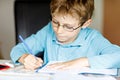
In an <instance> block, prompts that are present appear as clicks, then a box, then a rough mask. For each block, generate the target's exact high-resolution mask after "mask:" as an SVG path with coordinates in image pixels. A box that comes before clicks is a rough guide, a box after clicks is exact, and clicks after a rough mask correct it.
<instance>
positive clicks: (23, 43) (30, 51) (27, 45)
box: [19, 35, 33, 55]
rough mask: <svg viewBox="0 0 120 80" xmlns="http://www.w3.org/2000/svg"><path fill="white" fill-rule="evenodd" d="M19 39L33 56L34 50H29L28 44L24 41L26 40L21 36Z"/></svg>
mask: <svg viewBox="0 0 120 80" xmlns="http://www.w3.org/2000/svg"><path fill="white" fill-rule="evenodd" d="M19 38H20V40H21V41H22V42H23V44H24V45H25V47H26V48H27V50H28V51H29V53H30V54H32V55H33V53H32V50H31V49H30V48H29V46H28V45H27V43H25V41H24V39H23V38H22V36H21V35H19Z"/></svg>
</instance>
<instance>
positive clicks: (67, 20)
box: [53, 14, 79, 24]
mask: <svg viewBox="0 0 120 80" xmlns="http://www.w3.org/2000/svg"><path fill="white" fill-rule="evenodd" d="M53 19H55V20H57V21H59V22H61V23H68V24H78V23H79V20H78V19H76V18H75V17H73V16H71V15H69V14H67V15H60V14H57V15H54V16H53Z"/></svg>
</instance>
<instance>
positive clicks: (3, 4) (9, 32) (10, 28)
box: [0, 0, 103, 59]
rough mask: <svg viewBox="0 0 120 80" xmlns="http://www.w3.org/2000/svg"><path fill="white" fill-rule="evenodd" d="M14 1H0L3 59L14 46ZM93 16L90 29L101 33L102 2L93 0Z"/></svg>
mask: <svg viewBox="0 0 120 80" xmlns="http://www.w3.org/2000/svg"><path fill="white" fill-rule="evenodd" d="M13 3H14V0H0V43H2V45H1V48H2V49H1V50H2V55H3V58H4V59H10V57H9V55H10V54H9V53H10V50H11V48H12V47H13V46H14V45H15V30H14V12H13V11H14V10H13ZM95 7H96V10H95V15H94V16H93V24H92V25H91V27H93V28H96V29H97V30H99V31H100V32H102V27H103V0H95Z"/></svg>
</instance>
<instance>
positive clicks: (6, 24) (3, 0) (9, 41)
mask: <svg viewBox="0 0 120 80" xmlns="http://www.w3.org/2000/svg"><path fill="white" fill-rule="evenodd" d="M13 2H14V0H0V43H1V53H2V56H3V58H5V59H10V57H9V53H10V50H11V48H12V47H13V45H14V44H15V35H14V17H13V16H14V14H13Z"/></svg>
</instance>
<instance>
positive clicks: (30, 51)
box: [19, 35, 45, 72]
mask: <svg viewBox="0 0 120 80" xmlns="http://www.w3.org/2000/svg"><path fill="white" fill-rule="evenodd" d="M19 38H20V40H21V41H22V42H23V44H24V45H25V47H26V48H27V49H28V51H29V53H30V54H32V55H33V53H32V50H31V49H30V48H29V46H28V45H27V43H25V41H24V39H23V38H22V36H21V35H19ZM35 58H36V57H35ZM44 66H45V64H43V65H42V66H41V67H40V68H38V69H37V70H36V72H38V71H39V69H41V68H42V67H44Z"/></svg>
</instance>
